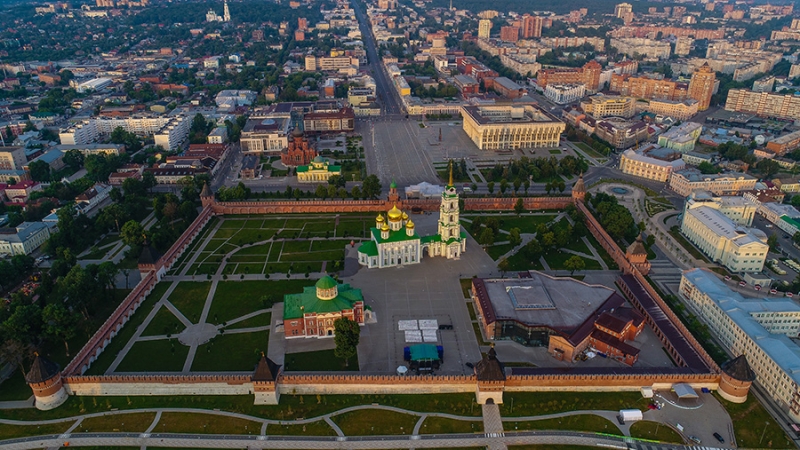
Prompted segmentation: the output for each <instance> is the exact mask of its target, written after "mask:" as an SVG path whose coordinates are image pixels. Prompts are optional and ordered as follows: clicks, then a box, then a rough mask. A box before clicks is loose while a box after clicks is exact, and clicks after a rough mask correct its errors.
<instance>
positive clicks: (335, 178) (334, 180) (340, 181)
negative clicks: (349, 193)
mask: <svg viewBox="0 0 800 450" xmlns="http://www.w3.org/2000/svg"><path fill="white" fill-rule="evenodd" d="M345 183H346V180H345V179H344V177H343V176H341V175H331V176H330V177H329V178H328V184H330V185H332V186H336V187H337V188H343V187H344V185H345Z"/></svg>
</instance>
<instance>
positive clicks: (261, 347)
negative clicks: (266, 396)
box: [192, 331, 269, 372]
mask: <svg viewBox="0 0 800 450" xmlns="http://www.w3.org/2000/svg"><path fill="white" fill-rule="evenodd" d="M268 342H269V332H268V331H255V332H251V333H235V334H230V333H228V334H222V335H217V336H216V337H214V338H213V339H212V340H211V341H209V342H208V343H206V344H203V345H201V346H199V347H197V353H195V355H194V361H193V362H192V371H193V372H226V371H252V370H253V369H254V368H255V365H256V363H257V362H258V358H259V356H261V352H264V353H266V352H267V343H268Z"/></svg>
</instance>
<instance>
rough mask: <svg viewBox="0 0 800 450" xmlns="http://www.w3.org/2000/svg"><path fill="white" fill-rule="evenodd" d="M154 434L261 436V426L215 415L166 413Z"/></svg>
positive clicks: (243, 420)
mask: <svg viewBox="0 0 800 450" xmlns="http://www.w3.org/2000/svg"><path fill="white" fill-rule="evenodd" d="M153 432H154V433H197V434H260V433H261V424H260V423H258V422H253V421H252V420H245V419H239V418H236V417H226V416H218V415H215V414H196V413H176V412H165V413H164V414H162V415H161V420H159V421H158V425H156V427H155V428H154V429H153Z"/></svg>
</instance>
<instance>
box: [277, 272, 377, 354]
mask: <svg viewBox="0 0 800 450" xmlns="http://www.w3.org/2000/svg"><path fill="white" fill-rule="evenodd" d="M364 309H365V308H364V297H363V296H362V295H361V289H353V288H351V287H350V285H349V284H339V283H337V282H336V280H334V279H333V278H331V277H329V276H328V275H325V276H324V277H322V278H320V279H319V280H318V281H317V283H316V284H315V285H314V286H309V287H306V288H304V289H303V292H302V293H300V294H286V295H285V296H284V297H283V329H284V332H285V335H286V338H287V339H291V338H320V337H330V336H333V335H334V331H333V322H334V321H335V320H336V319H339V318H342V317H347V318H348V319H350V320H352V321H354V322H356V323H358V324H359V325H364V313H365V311H364Z"/></svg>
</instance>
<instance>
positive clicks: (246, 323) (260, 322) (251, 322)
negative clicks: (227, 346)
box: [225, 312, 272, 330]
mask: <svg viewBox="0 0 800 450" xmlns="http://www.w3.org/2000/svg"><path fill="white" fill-rule="evenodd" d="M271 319H272V313H268V312H267V313H261V314H259V315H256V316H253V317H251V318H249V319H244V320H242V321H239V322H236V323H234V324H232V325H228V326H227V327H225V329H226V330H235V329H238V328H255V327H265V326H267V325H269V324H270V320H271Z"/></svg>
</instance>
